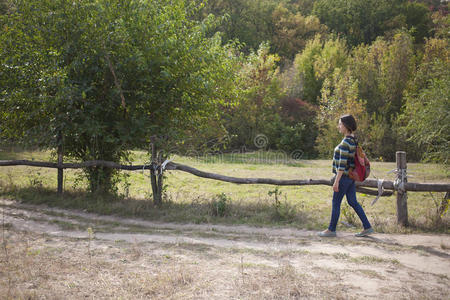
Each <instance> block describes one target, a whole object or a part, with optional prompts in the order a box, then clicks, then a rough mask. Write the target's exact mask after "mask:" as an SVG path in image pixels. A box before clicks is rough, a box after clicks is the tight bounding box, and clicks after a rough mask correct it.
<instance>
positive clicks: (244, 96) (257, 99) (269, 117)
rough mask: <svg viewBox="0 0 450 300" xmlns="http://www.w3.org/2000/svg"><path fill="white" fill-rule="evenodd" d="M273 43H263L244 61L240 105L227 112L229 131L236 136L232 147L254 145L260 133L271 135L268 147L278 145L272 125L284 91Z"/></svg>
mask: <svg viewBox="0 0 450 300" xmlns="http://www.w3.org/2000/svg"><path fill="white" fill-rule="evenodd" d="M269 50H270V46H269V45H268V44H267V43H262V44H261V45H260V47H259V49H258V51H257V52H256V53H255V52H252V53H251V54H250V55H248V57H247V58H246V59H245V60H243V61H242V67H241V71H240V72H239V75H238V80H237V82H236V83H237V84H239V89H241V90H242V93H241V95H240V98H239V102H238V104H237V105H236V106H234V107H230V108H229V109H228V111H227V115H226V124H227V130H228V133H229V134H230V135H231V136H232V137H233V140H232V141H233V142H232V144H231V146H233V147H242V146H246V147H250V148H254V147H255V146H254V141H253V140H254V138H255V137H256V136H257V135H258V134H265V135H268V139H269V140H268V142H269V143H271V144H267V145H266V146H267V147H270V146H273V145H275V139H274V136H273V135H272V134H270V129H269V128H270V127H271V124H273V123H274V122H276V121H277V119H278V116H277V112H278V111H279V102H278V99H280V98H281V95H282V90H281V88H280V83H279V81H278V77H277V74H278V67H277V65H276V63H277V61H278V60H279V57H278V56H277V55H274V54H270V53H269Z"/></svg>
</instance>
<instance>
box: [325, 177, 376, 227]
mask: <svg viewBox="0 0 450 300" xmlns="http://www.w3.org/2000/svg"><path fill="white" fill-rule="evenodd" d="M344 195H345V196H347V202H348V204H349V205H350V206H351V207H353V209H354V210H355V212H356V213H357V214H358V217H359V219H360V220H361V222H362V223H363V227H364V229H368V228H370V227H372V226H371V225H370V223H369V220H367V217H366V214H365V213H364V209H363V208H362V207H361V205H359V203H358V201H357V200H356V189H355V181H354V180H353V179H351V178H350V177H348V176H346V175H342V177H341V180H340V181H339V192H334V193H333V208H332V211H331V221H330V226H329V227H328V229H329V230H330V231H336V225H337V222H338V220H339V215H340V213H341V202H342V198H344Z"/></svg>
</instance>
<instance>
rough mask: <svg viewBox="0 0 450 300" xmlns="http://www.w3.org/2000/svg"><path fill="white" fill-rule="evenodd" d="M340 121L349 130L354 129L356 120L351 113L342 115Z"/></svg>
mask: <svg viewBox="0 0 450 300" xmlns="http://www.w3.org/2000/svg"><path fill="white" fill-rule="evenodd" d="M341 122H342V124H344V126H345V128H347V129H348V130H349V131H350V132H353V131H355V130H356V120H355V118H354V117H353V116H352V115H343V116H342V117H341Z"/></svg>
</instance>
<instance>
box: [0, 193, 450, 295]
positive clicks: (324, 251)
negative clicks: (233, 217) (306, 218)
mask: <svg viewBox="0 0 450 300" xmlns="http://www.w3.org/2000/svg"><path fill="white" fill-rule="evenodd" d="M0 206H1V209H2V216H1V218H2V224H3V225H2V249H1V254H0V258H1V270H0V297H5V298H8V297H11V298H28V297H30V298H40V299H42V298H48V299H61V298H69V299H79V298H81V297H83V298H88V299H89V298H96V299H97V298H124V299H141V298H142V299H299V298H307V299H352V298H354V299H361V298H381V299H402V298H403V299H411V298H413V299H415V298H419V299H450V298H449V295H450V287H449V277H450V236H448V235H425V234H411V235H394V234H375V235H373V236H371V237H367V238H356V237H354V236H353V234H352V233H349V232H340V233H338V237H337V238H328V239H323V238H319V237H317V236H316V233H315V232H312V231H307V230H297V229H292V228H256V227H249V226H223V225H197V224H173V223H156V222H150V221H143V220H134V219H124V218H118V217H114V216H99V215H95V214H89V213H85V212H80V211H72V210H62V209H53V208H48V207H44V206H31V205H23V204H19V203H16V202H13V201H8V200H0Z"/></svg>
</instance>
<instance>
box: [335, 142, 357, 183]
mask: <svg viewBox="0 0 450 300" xmlns="http://www.w3.org/2000/svg"><path fill="white" fill-rule="evenodd" d="M355 151H356V140H355V138H354V137H352V136H346V137H345V138H343V139H342V141H341V143H340V144H339V145H337V146H336V148H334V155H333V173H334V174H336V173H337V172H338V171H344V174H345V175H348V170H349V169H350V168H354V167H355Z"/></svg>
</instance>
